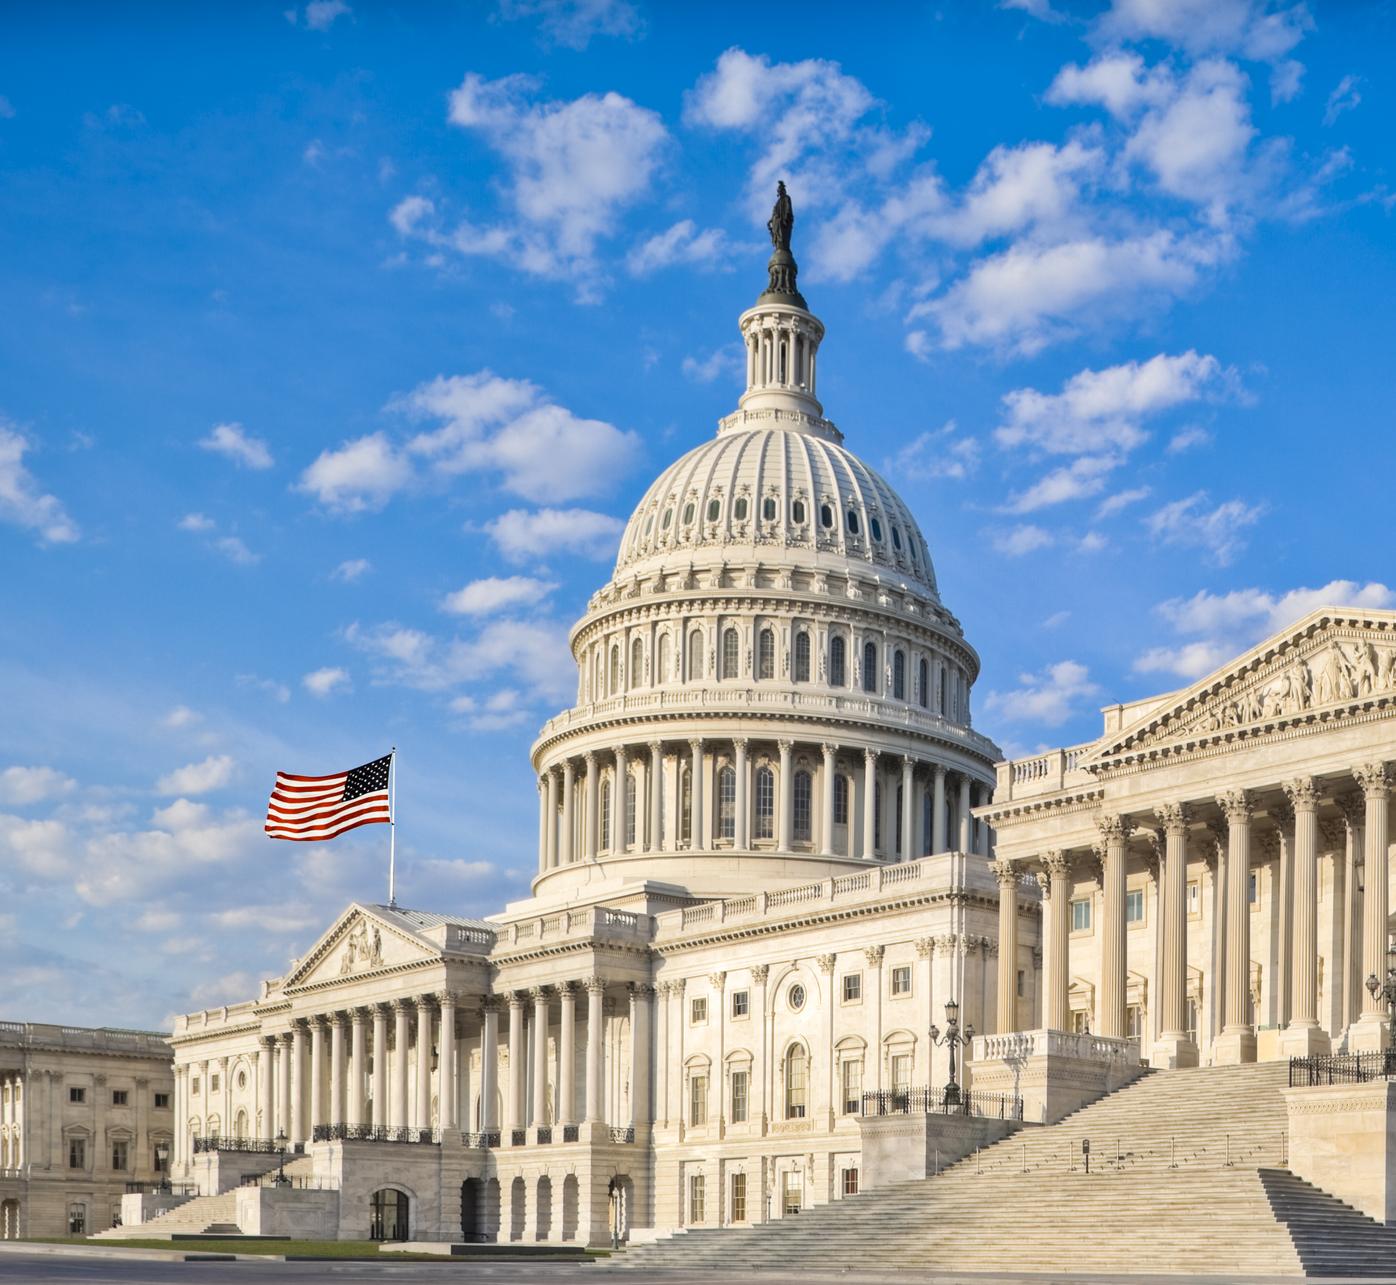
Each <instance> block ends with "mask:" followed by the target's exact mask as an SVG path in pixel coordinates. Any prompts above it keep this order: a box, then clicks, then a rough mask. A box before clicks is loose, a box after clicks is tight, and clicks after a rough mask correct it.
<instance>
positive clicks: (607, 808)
mask: <svg viewBox="0 0 1396 1285" xmlns="http://www.w3.org/2000/svg"><path fill="white" fill-rule="evenodd" d="M610 847H611V779H610V777H607V778H606V779H605V780H604V781H602V782H601V850H602V851H603V852H608V851H609V850H610Z"/></svg>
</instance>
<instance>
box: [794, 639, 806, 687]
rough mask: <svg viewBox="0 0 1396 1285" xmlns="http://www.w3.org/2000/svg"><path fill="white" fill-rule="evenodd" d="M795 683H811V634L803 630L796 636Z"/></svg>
mask: <svg viewBox="0 0 1396 1285" xmlns="http://www.w3.org/2000/svg"><path fill="white" fill-rule="evenodd" d="M795 681H796V682H797V683H807V682H809V634H808V633H807V632H806V631H805V630H803V629H802V630H800V632H799V633H797V634H796V635H795Z"/></svg>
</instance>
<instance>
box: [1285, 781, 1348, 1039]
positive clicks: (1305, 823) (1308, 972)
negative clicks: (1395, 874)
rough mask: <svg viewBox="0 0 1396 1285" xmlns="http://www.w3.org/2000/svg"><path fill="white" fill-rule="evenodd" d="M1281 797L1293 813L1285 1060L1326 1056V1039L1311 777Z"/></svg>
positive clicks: (1292, 785)
mask: <svg viewBox="0 0 1396 1285" xmlns="http://www.w3.org/2000/svg"><path fill="white" fill-rule="evenodd" d="M1285 794H1286V795H1287V796H1288V798H1289V803H1290V807H1291V808H1293V810H1294V850H1293V851H1294V855H1293V858H1292V860H1291V865H1290V869H1291V876H1290V877H1291V878H1292V879H1293V881H1294V910H1293V914H1292V918H1291V928H1290V931H1291V933H1292V935H1293V956H1292V960H1291V964H1290V987H1291V989H1290V1011H1289V1026H1288V1027H1287V1028H1286V1029H1285V1032H1284V1034H1283V1035H1282V1036H1281V1038H1280V1047H1281V1049H1282V1050H1283V1051H1284V1052H1285V1053H1287V1054H1288V1055H1289V1056H1290V1057H1307V1056H1310V1055H1312V1054H1316V1053H1327V1052H1328V1051H1329V1039H1328V1034H1327V1032H1326V1031H1324V1030H1323V1028H1322V1027H1320V1026H1319V1022H1318V799H1319V792H1318V787H1317V786H1316V785H1315V784H1314V781H1313V778H1312V777H1307V776H1306V777H1301V778H1300V779H1298V780H1296V781H1291V782H1290V783H1289V784H1288V785H1287V786H1285ZM1335 971H1336V970H1335Z"/></svg>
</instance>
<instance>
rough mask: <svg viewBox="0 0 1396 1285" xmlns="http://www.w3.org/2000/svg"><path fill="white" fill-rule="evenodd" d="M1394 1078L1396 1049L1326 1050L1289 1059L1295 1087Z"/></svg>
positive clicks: (1360, 1082)
mask: <svg viewBox="0 0 1396 1285" xmlns="http://www.w3.org/2000/svg"><path fill="white" fill-rule="evenodd" d="M1393 1079H1396V1049H1384V1050H1382V1051H1381V1052H1380V1053H1326V1054H1321V1055H1318V1056H1315V1057H1292V1058H1290V1059H1289V1087H1290V1088H1291V1089H1311V1088H1313V1087H1314V1086H1315V1085H1319V1084H1364V1083H1366V1082H1367V1081H1368V1080H1393Z"/></svg>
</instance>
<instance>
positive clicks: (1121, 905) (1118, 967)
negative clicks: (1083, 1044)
mask: <svg viewBox="0 0 1396 1285" xmlns="http://www.w3.org/2000/svg"><path fill="white" fill-rule="evenodd" d="M962 794H963V791H962ZM1096 825H1097V827H1098V828H1099V830H1100V836H1101V838H1102V839H1103V840H1104V843H1105V854H1104V859H1103V865H1104V872H1103V875H1102V881H1101V891H1102V893H1103V898H1102V900H1103V903H1104V904H1103V906H1102V914H1101V920H1102V923H1101V944H1100V994H1099V999H1100V1003H1099V1010H1098V1012H1097V1013H1096V1027H1097V1034H1099V1035H1104V1036H1108V1037H1110V1038H1112V1039H1123V1038H1124V1034H1125V840H1126V839H1127V838H1128V837H1129V833H1130V830H1131V828H1132V826H1131V823H1130V821H1129V819H1128V818H1126V817H1121V816H1101V817H1097V818H1096ZM962 828H963V823H962Z"/></svg>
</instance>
